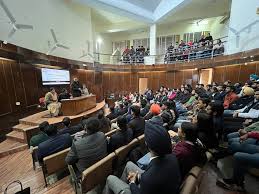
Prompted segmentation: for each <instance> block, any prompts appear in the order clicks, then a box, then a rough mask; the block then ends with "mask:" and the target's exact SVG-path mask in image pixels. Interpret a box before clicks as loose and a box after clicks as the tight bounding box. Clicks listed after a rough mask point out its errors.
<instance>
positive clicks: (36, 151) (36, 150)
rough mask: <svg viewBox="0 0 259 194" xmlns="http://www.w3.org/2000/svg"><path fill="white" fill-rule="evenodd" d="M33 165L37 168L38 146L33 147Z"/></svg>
mask: <svg viewBox="0 0 259 194" xmlns="http://www.w3.org/2000/svg"><path fill="white" fill-rule="evenodd" d="M31 157H32V165H33V170H35V169H36V162H38V161H39V160H38V146H35V147H32V149H31Z"/></svg>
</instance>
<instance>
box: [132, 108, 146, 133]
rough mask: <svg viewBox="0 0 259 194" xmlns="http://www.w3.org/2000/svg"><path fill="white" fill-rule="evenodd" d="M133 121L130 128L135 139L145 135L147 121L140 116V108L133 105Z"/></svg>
mask: <svg viewBox="0 0 259 194" xmlns="http://www.w3.org/2000/svg"><path fill="white" fill-rule="evenodd" d="M130 109H131V114H132V119H131V121H130V122H129V124H128V126H129V128H130V129H132V131H133V137H134V138H136V137H138V136H140V135H142V134H143V133H144V129H145V120H144V118H142V117H141V116H140V107H139V106H136V105H133V106H131V107H130Z"/></svg>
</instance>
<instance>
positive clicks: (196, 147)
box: [173, 122, 207, 178]
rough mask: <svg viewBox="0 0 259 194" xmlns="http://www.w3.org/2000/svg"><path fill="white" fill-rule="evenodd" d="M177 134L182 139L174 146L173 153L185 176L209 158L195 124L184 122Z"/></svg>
mask: <svg viewBox="0 0 259 194" xmlns="http://www.w3.org/2000/svg"><path fill="white" fill-rule="evenodd" d="M177 135H178V136H179V138H180V140H181V141H180V142H178V143H177V144H176V145H175V146H174V147H173V153H174V154H175V155H176V158H177V160H178V163H179V165H180V170H181V175H182V178H184V177H185V176H186V175H187V173H188V172H189V171H190V170H191V169H192V167H194V166H197V165H203V164H204V163H205V162H206V160H207V158H206V155H205V151H204V150H203V147H202V145H200V144H199V143H198V142H197V138H198V133H197V128H196V126H195V125H194V124H192V123H189V122H183V123H182V125H181V127H179V128H178V134H177Z"/></svg>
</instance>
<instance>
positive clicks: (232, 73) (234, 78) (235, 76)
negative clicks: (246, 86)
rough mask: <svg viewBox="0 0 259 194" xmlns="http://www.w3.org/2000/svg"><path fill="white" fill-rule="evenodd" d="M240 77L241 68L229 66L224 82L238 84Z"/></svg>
mask: <svg viewBox="0 0 259 194" xmlns="http://www.w3.org/2000/svg"><path fill="white" fill-rule="evenodd" d="M239 75H240V66H239V65H235V66H227V67H226V71H225V79H224V81H227V80H230V81H231V82H232V83H236V82H238V81H239Z"/></svg>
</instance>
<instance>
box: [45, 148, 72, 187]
mask: <svg viewBox="0 0 259 194" xmlns="http://www.w3.org/2000/svg"><path fill="white" fill-rule="evenodd" d="M69 150H70V148H67V149H65V150H62V151H60V152H57V153H55V154H51V155H49V156H47V157H45V158H43V165H42V172H43V175H44V180H45V184H46V186H47V177H48V176H49V175H51V174H54V173H57V172H59V171H61V170H63V169H65V168H67V164H66V162H65V158H66V156H67V153H68V152H69Z"/></svg>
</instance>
